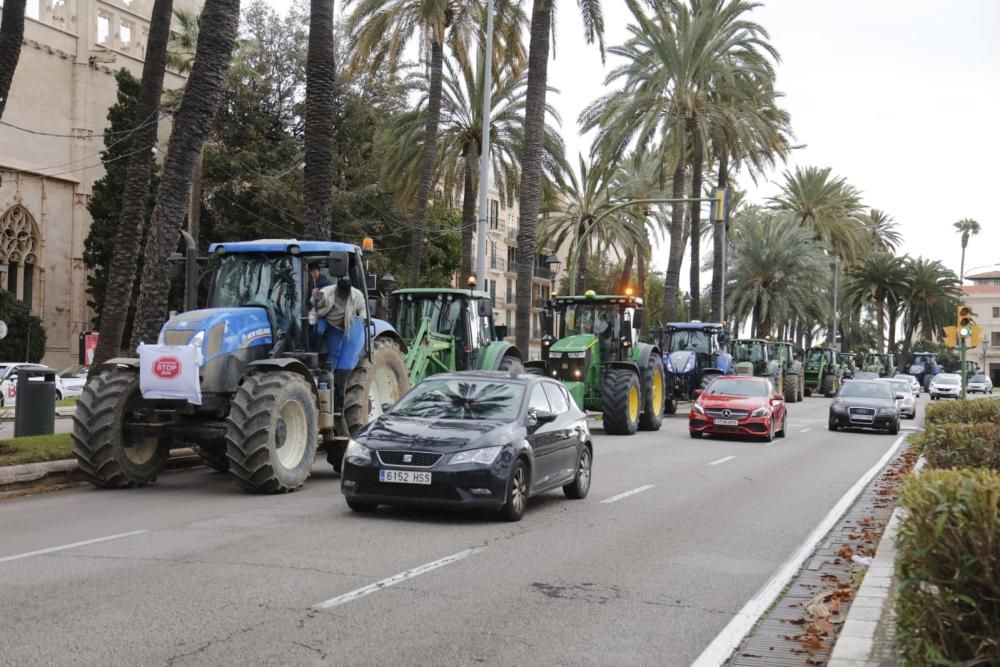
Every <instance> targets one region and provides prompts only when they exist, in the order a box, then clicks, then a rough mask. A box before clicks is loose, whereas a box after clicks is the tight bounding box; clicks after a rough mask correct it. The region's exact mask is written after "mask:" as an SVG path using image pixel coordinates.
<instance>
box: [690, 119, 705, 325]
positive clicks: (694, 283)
mask: <svg viewBox="0 0 1000 667" xmlns="http://www.w3.org/2000/svg"><path fill="white" fill-rule="evenodd" d="M688 128H689V131H690V132H691V198H692V199H697V198H699V197H701V181H702V173H701V167H702V162H703V161H704V150H703V146H702V143H701V137H700V136H699V135H698V131H697V122H696V121H695V120H694V119H692V120H691V121H690V122H689V124H688ZM691 317H692V319H701V202H697V201H695V202H691Z"/></svg>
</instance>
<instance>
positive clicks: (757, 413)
mask: <svg viewBox="0 0 1000 667" xmlns="http://www.w3.org/2000/svg"><path fill="white" fill-rule="evenodd" d="M769 414H771V409H770V408H767V407H764V406H761V407H759V408H757V409H756V410H754V411H753V412H751V413H750V416H751V417H766V416H768V415H769Z"/></svg>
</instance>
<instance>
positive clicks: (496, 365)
mask: <svg viewBox="0 0 1000 667" xmlns="http://www.w3.org/2000/svg"><path fill="white" fill-rule="evenodd" d="M507 355H513V356H515V357H517V358H518V359H520V358H521V353H520V352H519V351H518V349H517V348H516V347H515V346H514V345H512V344H511V343H509V342H507V341H505V340H498V341H494V342H492V343H490V344H489V345H487V346H486V347H485V348H483V350H482V351H481V352H480V353H479V358H478V359H476V368H477V369H478V370H481V371H495V370H499V369H500V362H501V361H502V360H503V358H504V357H506V356H507Z"/></svg>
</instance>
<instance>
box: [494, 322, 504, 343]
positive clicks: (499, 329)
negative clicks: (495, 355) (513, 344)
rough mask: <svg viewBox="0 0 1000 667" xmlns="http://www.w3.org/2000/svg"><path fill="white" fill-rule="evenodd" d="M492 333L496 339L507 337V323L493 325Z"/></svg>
mask: <svg viewBox="0 0 1000 667" xmlns="http://www.w3.org/2000/svg"><path fill="white" fill-rule="evenodd" d="M493 333H494V335H495V336H496V337H497V340H503V339H504V338H506V337H507V325H506V324H498V325H496V326H495V327H493Z"/></svg>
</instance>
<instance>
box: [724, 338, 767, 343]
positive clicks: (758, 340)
mask: <svg viewBox="0 0 1000 667" xmlns="http://www.w3.org/2000/svg"><path fill="white" fill-rule="evenodd" d="M733 342H734V343H768V344H769V343H773V342H774V341H773V340H765V339H763V338H735V339H733Z"/></svg>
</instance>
